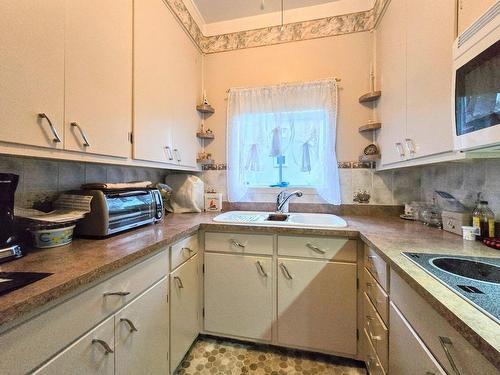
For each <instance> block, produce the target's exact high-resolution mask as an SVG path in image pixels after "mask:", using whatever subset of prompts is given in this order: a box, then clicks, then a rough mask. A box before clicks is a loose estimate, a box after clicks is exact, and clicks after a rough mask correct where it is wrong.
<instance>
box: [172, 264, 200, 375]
mask: <svg viewBox="0 0 500 375" xmlns="http://www.w3.org/2000/svg"><path fill="white" fill-rule="evenodd" d="M170 297H171V302H170V327H171V328H170V369H171V372H172V373H173V372H174V370H175V369H176V368H177V366H179V364H180V362H181V361H182V358H183V357H184V355H185V354H186V353H187V351H188V350H189V348H190V347H191V345H192V344H193V342H194V340H196V337H198V334H199V332H200V316H199V315H200V309H199V302H200V277H199V256H198V255H195V256H194V257H192V258H191V259H189V260H188V261H186V262H185V263H184V264H183V265H182V266H180V267H179V268H177V269H176V270H175V271H174V272H172V273H171V274H170Z"/></svg>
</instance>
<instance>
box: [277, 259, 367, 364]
mask: <svg viewBox="0 0 500 375" xmlns="http://www.w3.org/2000/svg"><path fill="white" fill-rule="evenodd" d="M278 343H279V344H283V345H292V346H299V347H303V348H306V349H311V350H319V351H323V352H335V353H346V354H351V355H354V354H356V347H357V339H356V264H348V263H328V262H325V261H316V260H296V259H286V258H279V259H278Z"/></svg>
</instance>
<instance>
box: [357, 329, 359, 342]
mask: <svg viewBox="0 0 500 375" xmlns="http://www.w3.org/2000/svg"><path fill="white" fill-rule="evenodd" d="M356 340H359V329H357V328H356Z"/></svg>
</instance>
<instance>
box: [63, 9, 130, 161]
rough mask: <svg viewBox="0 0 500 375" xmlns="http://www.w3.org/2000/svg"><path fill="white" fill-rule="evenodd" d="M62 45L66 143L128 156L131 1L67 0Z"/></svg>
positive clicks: (91, 151) (90, 150)
mask: <svg viewBox="0 0 500 375" xmlns="http://www.w3.org/2000/svg"><path fill="white" fill-rule="evenodd" d="M65 46H66V47H65V51H66V70H65V77H66V78H65V82H66V96H65V148H66V149H68V150H73V151H83V152H89V153H94V154H103V155H111V156H121V157H127V156H128V155H129V153H130V143H129V141H128V136H129V132H130V131H131V130H132V0H72V1H69V2H67V4H66V40H65Z"/></svg>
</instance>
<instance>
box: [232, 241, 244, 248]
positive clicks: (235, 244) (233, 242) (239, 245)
mask: <svg viewBox="0 0 500 375" xmlns="http://www.w3.org/2000/svg"><path fill="white" fill-rule="evenodd" d="M231 244H233V246H236V247H239V248H240V249H244V248H245V245H243V244H242V243H240V242H238V241H236V240H233V239H231Z"/></svg>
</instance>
